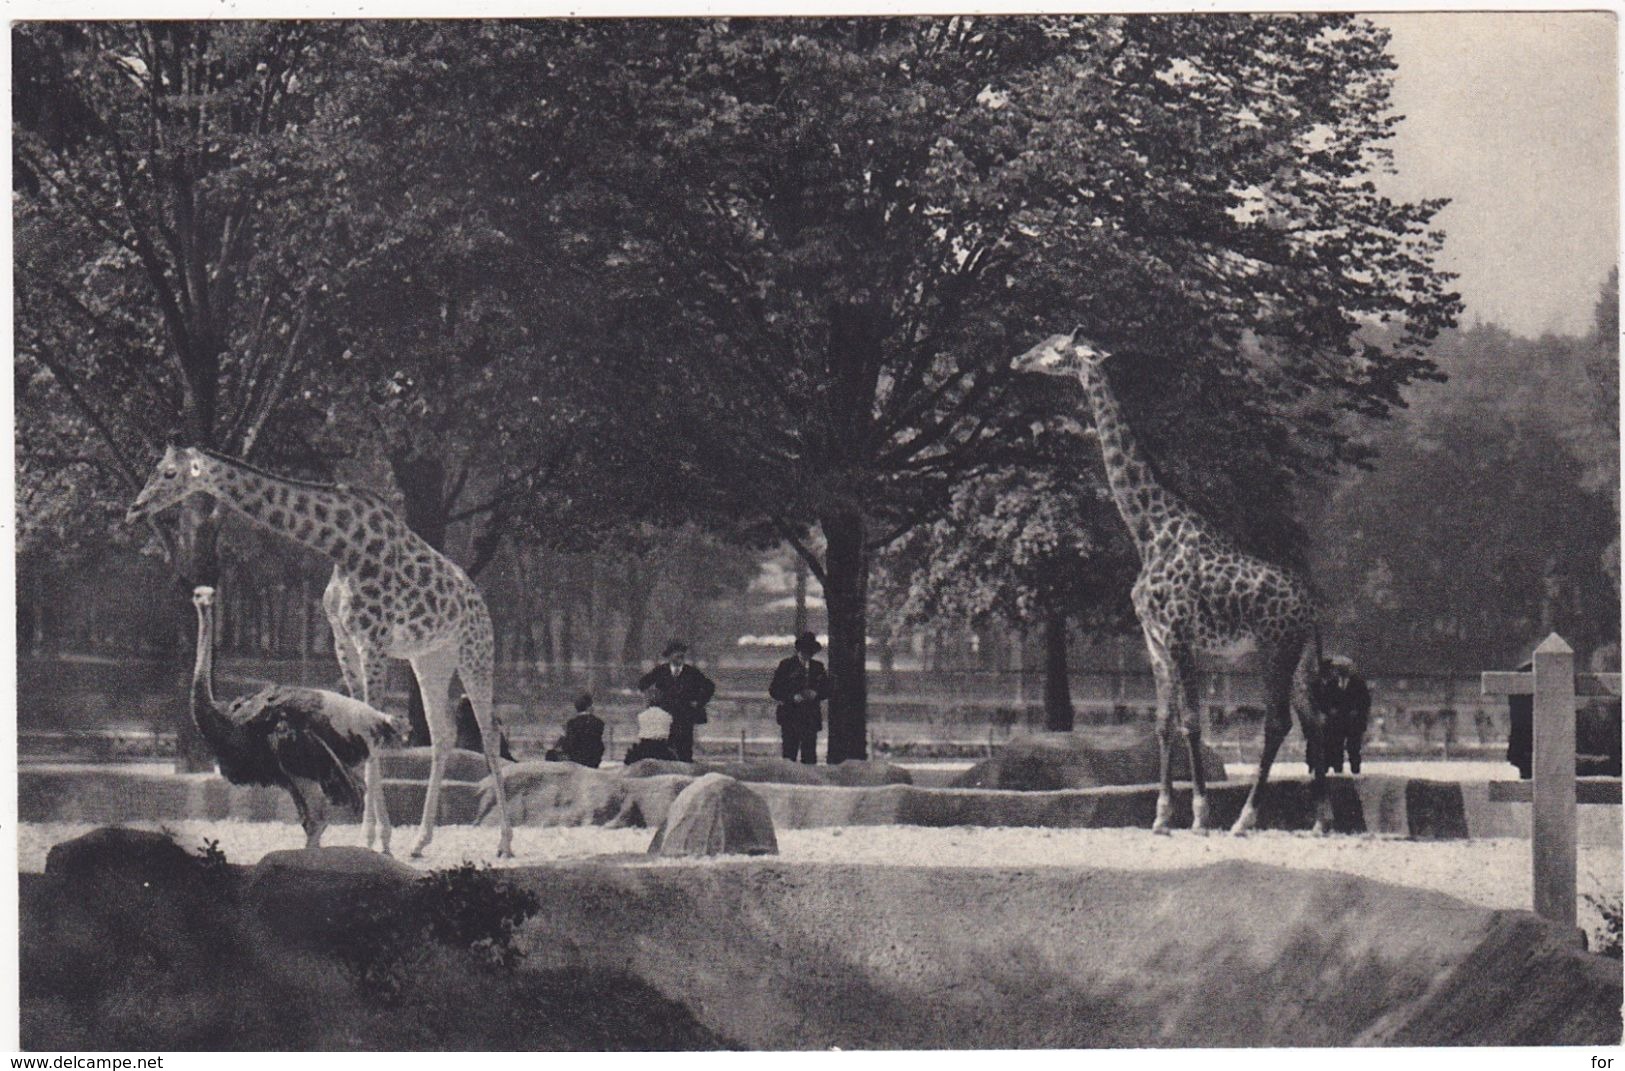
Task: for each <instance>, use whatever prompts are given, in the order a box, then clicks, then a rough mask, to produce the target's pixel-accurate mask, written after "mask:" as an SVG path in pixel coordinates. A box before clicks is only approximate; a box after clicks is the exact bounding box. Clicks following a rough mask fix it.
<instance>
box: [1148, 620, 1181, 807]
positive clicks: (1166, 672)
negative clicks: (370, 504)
mask: <svg viewBox="0 0 1625 1071" xmlns="http://www.w3.org/2000/svg"><path fill="white" fill-rule="evenodd" d="M1145 647H1146V653H1147V654H1148V655H1149V656H1150V659H1151V674H1152V677H1153V678H1154V679H1155V680H1156V684H1157V754H1158V755H1159V756H1160V758H1161V760H1162V770H1161V774H1162V790H1161V791H1160V792H1158V793H1157V817H1156V819H1155V820H1154V821H1153V822H1152V823H1151V832H1153V833H1157V834H1161V835H1164V836H1166V835H1167V834H1168V823H1169V821H1170V820H1171V819H1172V817H1173V813H1174V768H1173V762H1172V758H1173V755H1172V751H1173V742H1174V741H1173V733H1174V723H1175V718H1176V716H1177V714H1176V707H1177V706H1178V704H1179V696H1178V694H1177V693H1178V688H1177V686H1176V682H1175V680H1174V662H1173V657H1172V654H1171V653H1170V651H1169V650H1168V643H1167V641H1166V639H1165V638H1164V634H1163V633H1162V631H1161V630H1158V629H1153V628H1151V627H1150V626H1146V627H1145Z"/></svg>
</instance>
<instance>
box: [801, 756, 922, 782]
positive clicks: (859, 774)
mask: <svg viewBox="0 0 1625 1071" xmlns="http://www.w3.org/2000/svg"><path fill="white" fill-rule="evenodd" d="M818 770H819V772H820V773H822V774H823V775H824V783H825V784H830V785H839V786H841V787H842V788H876V787H879V786H880V785H912V784H913V783H914V775H913V774H911V773H909V772H908V771H907V770H905V769H903V767H901V766H893V765H892V764H891V763H889V762H885V761H882V760H880V759H870V760H868V761H866V762H854V761H850V760H849V761H847V762H838V763H836V764H835V765H834V766H820V767H819V768H818Z"/></svg>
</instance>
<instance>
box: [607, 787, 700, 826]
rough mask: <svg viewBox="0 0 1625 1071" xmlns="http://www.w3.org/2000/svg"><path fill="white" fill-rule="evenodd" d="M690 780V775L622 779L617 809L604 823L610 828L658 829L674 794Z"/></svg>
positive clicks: (672, 801)
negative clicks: (619, 802)
mask: <svg viewBox="0 0 1625 1071" xmlns="http://www.w3.org/2000/svg"><path fill="white" fill-rule="evenodd" d="M693 783H694V778H692V777H679V776H676V775H673V774H662V775H660V776H658V777H626V778H622V779H621V781H620V788H621V792H622V797H621V805H620V810H619V811H617V812H616V813H615V815H614V817H612V818H610V819H609V821H607V822H605V823H604V825H605V827H606V828H609V829H623V828H625V829H657V828H659V826H660V824H661V823H663V822H664V821H665V820H666V815H668V814H670V813H671V805H672V804H673V803H675V802H677V797H678V796H680V795H682V794H683V790H684V789H685V788H687V787H688V786H689V785H692V784H693Z"/></svg>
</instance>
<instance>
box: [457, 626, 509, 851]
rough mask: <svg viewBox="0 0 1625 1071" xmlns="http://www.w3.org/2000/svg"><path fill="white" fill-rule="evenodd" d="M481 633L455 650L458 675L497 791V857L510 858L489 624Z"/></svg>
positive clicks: (506, 797)
mask: <svg viewBox="0 0 1625 1071" xmlns="http://www.w3.org/2000/svg"><path fill="white" fill-rule="evenodd" d="M484 636H485V639H484V641H483V642H481V641H480V639H479V636H478V635H477V634H476V635H472V636H470V637H469V638H468V639H466V640H465V641H464V642H463V644H462V645H461V649H460V650H459V652H458V669H457V675H458V677H459V678H461V680H462V682H463V691H464V692H465V693H467V695H468V702H469V705H470V706H472V707H473V708H474V720H475V721H476V722H478V723H479V726H480V743H481V745H482V746H483V747H484V749H485V765H486V768H487V769H489V770H490V771H491V789H492V791H493V792H495V793H496V800H497V819H498V820H499V821H500V822H501V823H502V833H501V835H500V836H499V837H498V839H497V857H498V858H499V859H501V858H512V857H513V825H512V824H511V823H510V822H509V820H508V794H507V790H506V789H505V788H504V787H503V784H502V763H501V756H500V755H499V754H498V751H499V749H500V748H501V746H502V726H501V724H500V723H498V721H497V719H496V715H495V712H494V711H493V710H492V708H491V692H492V680H491V661H492V655H493V650H492V644H491V641H490V632H489V627H487V629H486V630H485V632H484Z"/></svg>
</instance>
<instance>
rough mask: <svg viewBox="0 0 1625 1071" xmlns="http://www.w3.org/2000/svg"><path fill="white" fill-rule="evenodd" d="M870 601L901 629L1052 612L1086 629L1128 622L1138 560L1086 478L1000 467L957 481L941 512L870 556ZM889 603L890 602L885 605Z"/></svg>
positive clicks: (1022, 620) (1020, 622) (1024, 619)
mask: <svg viewBox="0 0 1625 1071" xmlns="http://www.w3.org/2000/svg"><path fill="white" fill-rule="evenodd" d="M879 561H880V575H881V580H880V582H879V583H878V584H877V595H879V596H880V598H881V599H885V600H886V601H889V602H891V603H892V605H894V606H895V607H896V609H895V610H894V611H893V613H894V615H895V617H896V618H897V619H898V620H900V621H901V622H904V623H906V624H908V625H919V624H923V623H925V622H928V621H933V620H937V621H941V620H945V619H946V620H955V619H957V620H964V621H970V622H975V623H979V622H982V621H985V620H988V619H995V620H999V621H1003V622H1005V623H1007V624H1010V625H1014V626H1016V627H1021V628H1025V627H1028V626H1033V625H1037V624H1040V623H1041V622H1042V621H1043V620H1044V619H1045V618H1046V617H1047V616H1049V615H1051V614H1054V613H1060V614H1062V615H1063V616H1065V617H1069V618H1072V619H1073V620H1075V621H1078V622H1079V623H1081V624H1083V625H1084V626H1085V627H1086V628H1088V629H1089V630H1090V631H1115V630H1116V629H1118V628H1120V627H1121V626H1122V625H1124V624H1125V623H1127V622H1128V621H1129V620H1130V617H1129V614H1130V607H1129V605H1128V589H1129V586H1130V585H1131V584H1132V583H1133V579H1134V574H1135V571H1136V569H1137V567H1138V559H1137V558H1136V557H1135V554H1134V551H1133V548H1132V547H1131V546H1129V545H1128V543H1127V541H1126V539H1124V538H1123V533H1122V525H1121V522H1120V521H1119V520H1118V518H1117V514H1116V512H1115V511H1114V509H1113V507H1112V505H1111V503H1110V501H1109V500H1104V495H1103V492H1102V487H1101V484H1100V483H1099V481H1098V480H1097V479H1095V478H1094V475H1093V473H1087V474H1085V473H1077V474H1074V475H1073V476H1072V478H1067V477H1063V476H1062V475H1060V474H1059V473H1058V472H1056V471H1055V470H1054V469H1049V468H1044V469H1035V470H1017V469H1000V470H996V471H994V472H990V473H988V474H987V475H985V476H982V477H978V478H976V479H973V480H970V481H967V482H965V483H964V484H961V485H960V486H959V487H958V488H956V489H955V491H954V493H953V500H952V504H951V505H950V507H949V511H948V514H947V516H946V517H945V518H943V519H942V520H938V521H936V522H934V523H932V524H930V525H927V526H922V527H920V528H917V529H915V530H914V531H912V532H910V533H909V534H908V535H906V536H904V537H902V538H901V539H900V540H898V542H897V543H896V544H895V545H894V546H893V547H892V548H890V549H888V551H887V552H886V553H885V554H884V555H883V556H882V557H881V558H880V559H879ZM887 596H889V599H888V598H887Z"/></svg>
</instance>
